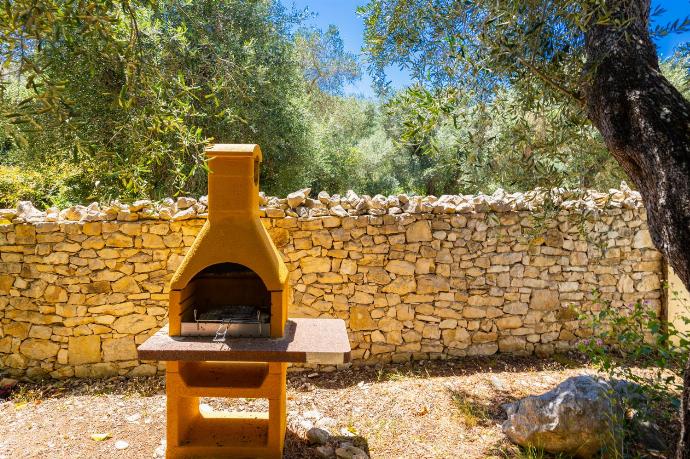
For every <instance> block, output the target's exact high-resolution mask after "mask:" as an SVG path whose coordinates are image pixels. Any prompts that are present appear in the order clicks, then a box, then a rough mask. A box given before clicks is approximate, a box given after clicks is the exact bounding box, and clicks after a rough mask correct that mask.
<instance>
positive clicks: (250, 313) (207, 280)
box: [181, 263, 271, 341]
mask: <svg viewBox="0 0 690 459" xmlns="http://www.w3.org/2000/svg"><path fill="white" fill-rule="evenodd" d="M184 290H185V291H186V293H187V294H186V295H184V297H185V300H184V304H183V305H182V310H183V313H182V330H181V331H182V335H183V336H212V337H214V339H215V340H218V341H222V340H224V339H226V338H229V337H268V336H270V322H271V294H270V292H269V291H268V289H267V288H266V285H265V284H264V282H263V281H262V280H261V278H260V277H259V276H258V275H257V274H256V273H255V272H254V271H252V270H251V269H249V268H247V267H246V266H243V265H240V264H237V263H218V264H214V265H211V266H208V267H207V268H205V269H203V270H202V271H200V272H199V273H197V274H196V275H195V276H194V277H193V278H192V279H191V280H190V281H189V284H188V285H187V287H186V288H185V289H184Z"/></svg>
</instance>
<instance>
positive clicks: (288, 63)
mask: <svg viewBox="0 0 690 459" xmlns="http://www.w3.org/2000/svg"><path fill="white" fill-rule="evenodd" d="M59 19H60V18H58V19H56V20H59ZM296 21H297V18H296V17H295V16H293V15H291V14H287V13H286V12H285V11H283V10H282V9H281V8H280V7H279V6H278V4H277V3H275V2H273V1H269V0H263V1H252V2H243V1H238V0H226V1H221V2H218V1H214V0H202V1H195V2H187V1H180V0H170V1H162V2H157V3H156V6H155V8H146V7H144V6H141V7H139V8H137V9H136V10H135V11H132V12H131V14H130V15H128V16H125V15H122V14H114V16H113V17H112V18H110V19H109V24H110V27H109V28H108V30H107V31H104V32H103V33H100V34H76V33H75V34H74V35H73V36H70V38H69V39H68V40H67V39H66V40H58V41H51V40H47V42H48V45H47V46H44V47H41V48H32V49H31V59H32V60H33V61H35V62H40V63H41V69H42V70H41V72H42V73H41V74H42V78H43V79H47V80H50V81H60V82H61V84H60V94H59V103H57V105H58V106H59V108H58V109H55V110H52V109H51V110H45V111H43V110H42V109H41V107H42V101H41V100H40V99H39V98H38V97H33V98H29V99H24V101H20V100H19V99H18V98H17V97H14V94H12V93H9V92H8V91H5V92H4V93H3V103H4V105H6V106H14V107H19V106H31V107H33V109H34V111H33V112H31V116H30V117H28V118H26V119H28V120H29V121H30V122H31V124H24V125H22V124H20V125H19V131H15V132H14V133H10V135H13V138H14V139H17V143H18V145H20V146H21V151H19V152H18V153H16V154H15V155H14V156H15V159H16V160H18V161H19V162H20V163H21V164H22V165H23V166H24V167H27V166H28V165H30V164H41V163H46V162H53V161H48V160H49V159H50V160H55V162H56V163H69V164H73V165H78V167H79V168H80V169H81V177H82V180H83V185H84V186H83V187H82V188H83V190H84V194H83V195H80V196H77V198H78V199H79V200H88V199H109V198H114V197H121V198H125V199H131V198H136V197H143V196H150V197H154V198H157V197H162V196H166V195H174V194H177V193H192V194H201V193H203V191H204V190H205V177H206V173H205V170H204V163H203V154H202V152H203V147H204V146H205V145H206V144H207V143H208V142H209V141H212V140H217V141H221V142H227V143H234V142H235V143H236V142H256V143H259V144H260V145H262V148H263V151H264V155H265V163H264V169H263V180H264V184H265V188H266V189H267V191H272V192H281V193H284V192H286V191H288V190H291V189H294V188H295V187H297V186H298V185H299V183H298V181H299V174H297V172H298V171H299V170H300V168H301V166H302V165H303V163H304V162H305V161H306V159H307V158H308V156H309V153H310V145H309V143H308V141H307V139H308V136H307V131H308V126H306V125H305V123H304V121H303V118H304V117H303V110H304V102H303V94H304V88H303V85H302V79H301V77H300V72H301V70H300V68H299V67H298V65H297V62H296V60H295V58H294V54H293V47H292V41H291V39H290V28H291V27H292V26H293V25H294V24H295V22H296ZM127 40H131V42H132V43H131V44H130V45H129V46H131V47H132V49H133V51H132V52H131V53H128V54H127V53H125V54H123V53H121V52H116V51H118V50H119V49H120V48H118V47H115V48H113V46H114V45H113V43H116V44H117V43H121V42H126V41H127ZM5 80H6V83H7V84H6V86H15V87H30V84H31V83H30V80H31V75H30V74H28V73H27V72H22V71H20V72H17V73H16V74H14V73H10V74H7V75H6V78H5ZM12 121H14V120H12Z"/></svg>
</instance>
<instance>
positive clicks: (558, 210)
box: [0, 185, 662, 378]
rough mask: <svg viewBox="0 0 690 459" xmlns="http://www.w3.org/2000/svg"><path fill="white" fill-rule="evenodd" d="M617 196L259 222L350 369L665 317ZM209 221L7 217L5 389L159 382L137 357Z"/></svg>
mask: <svg viewBox="0 0 690 459" xmlns="http://www.w3.org/2000/svg"><path fill="white" fill-rule="evenodd" d="M621 188H622V189H621V190H610V191H609V192H608V193H576V192H568V193H566V192H555V193H545V192H537V191H534V192H529V193H524V194H523V193H516V194H507V193H502V192H500V191H499V192H497V193H495V194H494V195H491V196H484V195H479V196H441V197H440V198H436V197H433V196H431V197H408V196H406V195H399V196H391V197H383V196H374V197H369V196H357V195H356V194H355V193H353V192H348V194H346V195H345V196H342V197H341V196H337V195H336V196H329V195H327V194H325V193H320V194H319V195H318V196H317V197H316V198H314V199H312V198H309V197H308V193H309V190H301V191H299V192H296V193H293V194H291V195H289V196H288V197H287V198H285V199H278V198H273V197H265V196H263V195H262V199H261V213H262V215H263V216H264V218H263V220H262V221H263V222H264V224H265V226H266V227H267V228H268V230H269V233H270V234H271V236H272V237H273V239H274V241H275V243H276V245H277V246H278V248H279V249H280V250H281V252H282V253H283V255H284V259H285V262H286V263H287V265H288V268H289V270H290V285H291V286H292V289H293V291H292V296H291V300H292V301H291V305H290V315H291V316H292V317H299V316H303V317H304V316H306V317H338V318H342V319H344V320H345V321H346V323H347V325H348V328H349V332H350V341H351V344H352V348H353V353H352V355H353V359H354V363H355V364H359V363H376V362H389V361H395V362H401V361H406V360H409V359H437V358H451V357H463V356H467V355H489V354H493V353H496V352H509V353H518V354H532V353H536V354H551V353H554V352H559V351H563V350H567V349H569V348H572V347H574V346H575V345H576V343H577V342H578V341H579V340H580V339H583V338H586V337H587V336H588V334H589V329H588V328H587V326H586V320H582V319H581V315H582V314H584V313H588V312H590V311H593V310H597V309H598V308H601V307H615V308H620V307H623V306H624V305H625V304H628V303H631V302H634V301H637V300H646V301H647V302H648V305H649V307H650V308H653V309H654V310H657V311H659V310H660V309H661V297H662V295H661V290H660V289H661V287H660V284H661V278H662V260H661V255H660V254H659V252H657V251H656V250H655V249H654V248H653V246H652V243H651V241H650V237H649V233H648V231H647V228H646V224H645V221H646V215H645V211H644V208H643V207H642V206H641V202H640V198H639V194H638V193H636V192H634V191H631V190H629V189H628V188H627V187H625V186H624V185H623V186H621ZM205 212H206V206H205V200H204V198H201V199H200V200H198V201H197V200H195V199H191V198H180V199H178V200H177V201H172V200H167V201H164V202H162V203H151V202H148V201H139V202H136V203H134V204H131V205H125V204H120V203H113V204H111V205H108V206H99V205H97V204H92V205H91V206H88V207H82V206H77V207H72V208H69V209H63V210H58V209H48V210H47V211H45V212H42V211H38V210H36V209H35V208H34V207H33V206H31V205H30V204H29V203H26V202H24V203H20V205H19V206H18V208H17V209H2V210H0V257H1V258H0V372H2V371H4V372H6V373H9V374H11V375H20V374H27V375H29V376H41V375H50V376H52V377H54V378H63V377H69V376H80V377H102V376H110V375H150V374H155V373H156V372H157V371H159V369H160V368H161V366H160V364H159V363H158V362H145V361H139V360H138V359H137V355H136V346H137V344H139V343H141V342H143V341H144V340H146V338H147V337H148V336H150V335H151V334H152V333H154V332H155V331H156V330H157V329H158V328H159V327H161V326H162V325H163V324H165V322H166V314H167V292H168V287H167V284H168V281H169V279H170V277H171V275H172V273H173V272H174V270H175V268H176V267H177V266H178V265H179V263H180V261H181V259H182V257H183V255H184V253H185V251H186V249H187V247H189V246H190V245H191V243H192V241H193V240H194V237H195V235H196V233H197V232H198V231H199V229H200V227H201V225H202V224H203V223H204V219H205V217H206V213H205ZM595 290H596V291H598V292H599V295H600V297H601V298H602V299H603V300H604V301H605V302H604V303H602V302H601V301H593V298H594V291H595ZM609 302H610V306H609Z"/></svg>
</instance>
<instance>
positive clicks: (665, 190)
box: [585, 0, 690, 459]
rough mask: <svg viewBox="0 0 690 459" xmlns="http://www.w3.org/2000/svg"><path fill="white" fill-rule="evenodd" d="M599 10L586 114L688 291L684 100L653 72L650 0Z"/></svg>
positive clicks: (592, 34)
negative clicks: (633, 190)
mask: <svg viewBox="0 0 690 459" xmlns="http://www.w3.org/2000/svg"><path fill="white" fill-rule="evenodd" d="M606 7H607V8H608V9H609V13H611V18H610V19H609V20H608V21H597V22H600V24H596V23H595V20H596V19H597V16H595V19H594V20H593V22H592V26H591V27H589V30H587V33H586V34H585V48H586V51H587V76H588V78H589V83H588V86H587V88H586V91H585V97H586V104H587V111H588V116H589V118H590V120H591V121H592V122H593V123H594V125H595V126H596V127H597V128H598V129H599V132H601V134H602V136H603V137H604V141H605V142H606V145H607V146H608V149H609V151H610V152H611V154H613V156H614V157H615V158H616V160H617V161H618V162H619V163H620V164H621V166H622V167H623V169H624V170H625V171H626V172H627V173H628V175H629V176H630V178H631V179H632V181H633V182H634V183H635V185H636V186H637V188H638V189H639V190H640V193H641V194H642V199H643V202H644V205H645V208H646V209H647V216H648V224H649V230H650V233H651V236H652V241H653V242H654V245H656V247H657V248H658V249H659V251H661V252H662V253H663V254H664V256H665V257H666V259H667V260H668V262H669V264H670V265H671V266H672V267H673V269H674V271H675V272H676V273H677V274H678V277H679V278H680V279H681V280H682V282H683V283H684V284H685V286H686V287H688V288H689V289H690V102H688V101H687V100H685V99H684V98H683V96H682V95H681V94H680V93H679V92H678V91H677V90H676V89H675V88H674V87H673V86H672V85H671V84H670V83H669V82H668V81H667V80H666V78H664V76H663V75H662V74H661V72H660V70H659V61H658V58H657V54H656V47H655V46H654V44H653V43H652V40H651V37H650V35H649V12H650V0H607V1H606ZM598 17H599V18H600V17H601V16H598ZM619 21H621V22H619ZM628 21H629V22H628ZM604 22H608V23H606V24H603V23H604ZM617 23H618V24H620V23H624V24H625V26H624V27H621V26H619V25H617ZM689 377H690V370H689V368H688V367H686V371H685V379H684V382H685V389H684V391H683V398H682V408H681V416H682V429H681V435H680V439H679V443H678V450H677V455H676V457H677V458H678V459H681V458H682V459H690V413H689V411H688V409H689V408H690V405H689V402H690V381H689Z"/></svg>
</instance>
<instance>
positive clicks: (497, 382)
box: [0, 357, 663, 459]
mask: <svg viewBox="0 0 690 459" xmlns="http://www.w3.org/2000/svg"><path fill="white" fill-rule="evenodd" d="M585 373H588V374H593V373H594V370H592V369H591V368H589V367H587V366H586V365H584V364H582V363H579V362H577V361H575V360H571V359H568V358H562V357H561V358H556V359H548V360H545V359H536V358H505V357H494V358H486V359H463V360H455V361H432V362H415V363H412V364H409V365H389V366H385V367H380V368H376V367H353V368H349V369H347V370H342V371H338V372H333V373H312V372H301V373H289V375H288V433H287V437H286V447H285V457H287V458H310V457H317V456H316V453H315V450H314V448H312V447H311V446H309V445H308V443H307V441H306V439H305V432H306V430H307V429H309V428H310V427H312V426H314V425H315V426H319V427H323V428H325V429H326V430H329V431H330V432H331V434H332V435H333V437H332V439H331V444H332V445H333V446H337V445H338V444H340V443H342V442H344V441H349V442H351V443H353V444H354V445H355V446H358V447H360V448H362V449H364V450H365V451H367V452H368V453H369V454H370V456H371V457H372V458H467V459H471V458H519V457H526V456H525V454H524V453H523V452H521V451H520V450H518V449H517V448H516V447H514V446H513V445H511V444H510V443H509V442H508V441H507V440H506V438H505V436H504V435H503V434H502V432H501V429H500V423H501V422H502V420H503V419H504V418H505V414H504V413H503V410H502V409H501V404H503V403H506V402H509V401H512V400H515V399H518V398H521V397H524V396H526V395H530V394H539V393H543V392H545V391H547V390H549V389H551V388H553V387H554V386H556V385H557V384H558V383H560V382H561V381H563V380H564V379H565V378H567V377H570V376H575V375H578V374H585ZM164 385H165V381H164V379H163V378H160V377H155V378H142V379H129V380H127V379H124V378H112V379H109V380H90V381H89V380H66V381H62V382H54V381H52V382H43V383H39V384H35V383H20V384H19V386H18V387H17V388H15V391H14V392H13V393H12V394H11V395H10V396H9V398H8V399H6V400H2V399H0V459H9V458H12V459H14V458H151V457H161V453H162V452H163V451H164V450H163V448H164V437H165V395H164ZM263 402H264V401H263V400H252V399H248V400H238V401H234V402H230V403H228V402H227V401H226V400H219V399H208V400H206V399H205V400H203V401H202V403H206V404H207V405H209V406H210V407H211V408H213V409H228V408H234V409H235V410H247V411H257V410H261V409H262V407H265V403H263ZM94 434H108V435H107V437H108V438H107V439H105V440H102V441H96V440H94V439H92V435H94ZM123 440H124V442H126V444H125V443H123V442H122V441H123ZM118 447H119V448H123V447H124V449H118ZM657 457H660V456H657ZM661 457H663V456H661Z"/></svg>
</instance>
